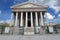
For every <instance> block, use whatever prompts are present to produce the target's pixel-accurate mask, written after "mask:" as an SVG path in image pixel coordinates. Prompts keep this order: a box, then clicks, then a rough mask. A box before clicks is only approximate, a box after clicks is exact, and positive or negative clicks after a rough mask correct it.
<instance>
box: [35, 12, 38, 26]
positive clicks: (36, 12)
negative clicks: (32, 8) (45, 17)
mask: <svg viewBox="0 0 60 40" xmlns="http://www.w3.org/2000/svg"><path fill="white" fill-rule="evenodd" d="M35 17H36V21H35V22H36V23H35V25H36V26H38V15H37V12H35Z"/></svg>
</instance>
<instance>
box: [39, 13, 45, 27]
mask: <svg viewBox="0 0 60 40" xmlns="http://www.w3.org/2000/svg"><path fill="white" fill-rule="evenodd" d="M40 16H41V23H40V24H41V26H44V24H43V15H42V12H40Z"/></svg>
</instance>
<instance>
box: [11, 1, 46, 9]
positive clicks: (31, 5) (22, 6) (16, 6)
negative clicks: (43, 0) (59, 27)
mask: <svg viewBox="0 0 60 40" xmlns="http://www.w3.org/2000/svg"><path fill="white" fill-rule="evenodd" d="M38 7H40V8H41V7H43V8H44V7H45V6H42V5H38V4H35V3H30V2H26V3H22V4H17V5H14V6H12V7H11V8H38Z"/></svg>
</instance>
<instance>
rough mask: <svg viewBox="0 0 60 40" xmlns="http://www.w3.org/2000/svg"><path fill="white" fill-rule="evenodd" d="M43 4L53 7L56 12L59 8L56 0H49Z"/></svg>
mask: <svg viewBox="0 0 60 40" xmlns="http://www.w3.org/2000/svg"><path fill="white" fill-rule="evenodd" d="M45 4H46V5H48V6H49V7H50V8H53V9H54V10H55V12H56V13H57V12H58V11H59V10H60V7H59V6H58V1H57V0H49V1H48V2H46V3H45Z"/></svg>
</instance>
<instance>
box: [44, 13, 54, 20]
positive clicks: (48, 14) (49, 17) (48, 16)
mask: <svg viewBox="0 0 60 40" xmlns="http://www.w3.org/2000/svg"><path fill="white" fill-rule="evenodd" d="M46 15H47V18H48V19H54V17H55V16H54V15H51V14H50V13H46ZM44 16H45V15H44ZM45 17H46V16H45Z"/></svg>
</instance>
